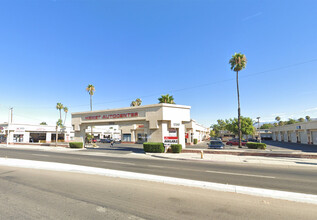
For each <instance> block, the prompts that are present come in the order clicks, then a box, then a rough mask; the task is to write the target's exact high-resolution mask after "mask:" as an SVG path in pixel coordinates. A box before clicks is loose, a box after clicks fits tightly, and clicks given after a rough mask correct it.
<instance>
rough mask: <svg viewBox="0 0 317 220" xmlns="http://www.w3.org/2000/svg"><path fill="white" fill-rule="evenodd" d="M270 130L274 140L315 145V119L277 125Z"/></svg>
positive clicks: (316, 125)
mask: <svg viewBox="0 0 317 220" xmlns="http://www.w3.org/2000/svg"><path fill="white" fill-rule="evenodd" d="M271 131H272V139H273V140H274V141H283V142H292V143H302V144H316V145H317V121H309V122H300V123H296V124H290V125H284V126H277V127H273V128H271Z"/></svg>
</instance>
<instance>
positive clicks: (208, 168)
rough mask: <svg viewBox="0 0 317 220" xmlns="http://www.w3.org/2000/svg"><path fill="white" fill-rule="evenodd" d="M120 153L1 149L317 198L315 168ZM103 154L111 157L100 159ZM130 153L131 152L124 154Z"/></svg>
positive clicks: (10, 153)
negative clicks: (161, 157) (315, 196)
mask: <svg viewBox="0 0 317 220" xmlns="http://www.w3.org/2000/svg"><path fill="white" fill-rule="evenodd" d="M116 148H118V149H109V151H108V150H107V149H106V148H105V149H103V150H102V149H99V150H95V151H94V150H89V151H87V153H94V152H95V154H96V155H83V154H84V153H85V152H84V151H80V152H77V153H76V152H74V153H72V154H70V153H56V152H48V151H38V150H21V149H7V148H2V149H0V156H1V157H8V158H17V159H28V160H38V161H50V162H59V163H68V164H76V165H85V166H91V167H100V168H107V169H114V170H123V171H131V172H137V173H146V174H155V175H162V176H170V177H179V178H185V179H193V180H201V181H208V182H216V183H224V184H233V185H240V186H250V187H258V188H267V189H275V190H283V191H290V192H300V193H308V194H316V195H317V188H316V185H317V169H316V168H315V167H313V166H312V167H287V166H270V165H255V164H237V163H225V162H221V163H220V162H203V161H179V160H178V161H176V160H166V159H162V160H161V159H154V158H150V159H145V158H144V157H141V158H135V157H129V156H127V155H122V154H116V153H115V152H119V151H120V146H117V147H116ZM100 152H107V153H110V154H108V155H109V156H107V155H103V156H97V155H98V154H99V153H100ZM124 152H130V151H124Z"/></svg>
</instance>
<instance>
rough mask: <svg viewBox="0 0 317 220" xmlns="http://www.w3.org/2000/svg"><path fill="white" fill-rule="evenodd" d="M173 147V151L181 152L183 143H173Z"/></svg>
mask: <svg viewBox="0 0 317 220" xmlns="http://www.w3.org/2000/svg"><path fill="white" fill-rule="evenodd" d="M171 148H172V152H173V153H180V152H181V151H182V145H181V144H172V145H171Z"/></svg>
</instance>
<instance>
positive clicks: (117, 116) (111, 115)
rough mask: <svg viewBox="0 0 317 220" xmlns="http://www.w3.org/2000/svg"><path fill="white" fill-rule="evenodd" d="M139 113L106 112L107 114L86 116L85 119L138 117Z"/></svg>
mask: <svg viewBox="0 0 317 220" xmlns="http://www.w3.org/2000/svg"><path fill="white" fill-rule="evenodd" d="M138 116H139V113H137V112H134V113H123V114H108V115H96V116H87V117H85V120H98V119H114V118H133V117H138Z"/></svg>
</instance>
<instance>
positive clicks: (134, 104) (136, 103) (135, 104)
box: [130, 98, 142, 107]
mask: <svg viewBox="0 0 317 220" xmlns="http://www.w3.org/2000/svg"><path fill="white" fill-rule="evenodd" d="M141 104H142V100H141V99H140V98H137V99H136V100H135V101H132V102H131V104H130V106H131V107H134V106H140V105H141Z"/></svg>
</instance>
